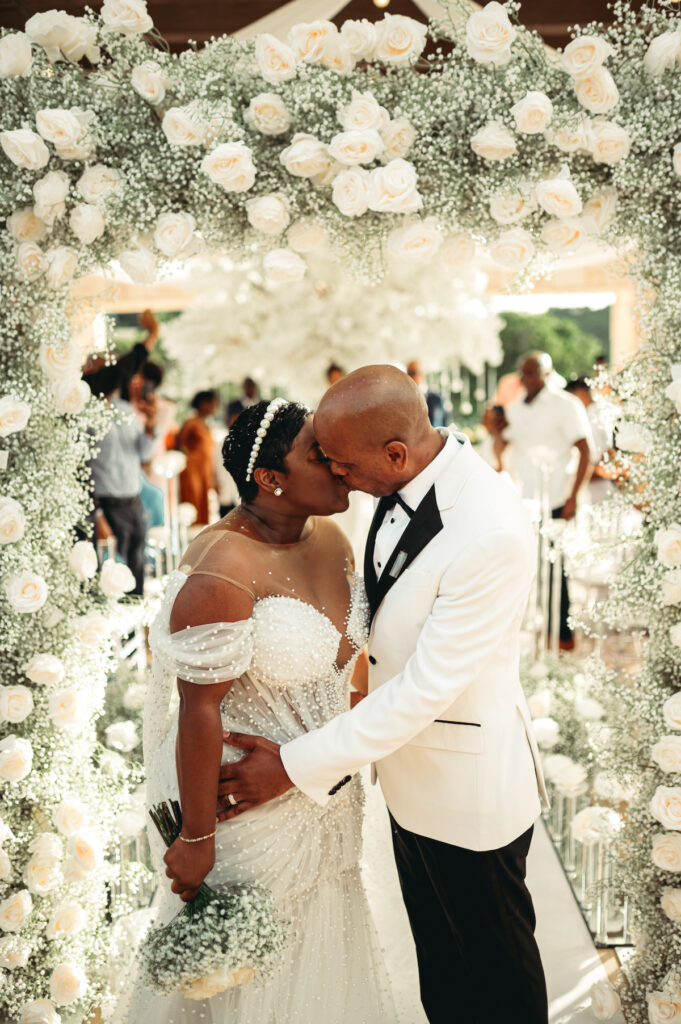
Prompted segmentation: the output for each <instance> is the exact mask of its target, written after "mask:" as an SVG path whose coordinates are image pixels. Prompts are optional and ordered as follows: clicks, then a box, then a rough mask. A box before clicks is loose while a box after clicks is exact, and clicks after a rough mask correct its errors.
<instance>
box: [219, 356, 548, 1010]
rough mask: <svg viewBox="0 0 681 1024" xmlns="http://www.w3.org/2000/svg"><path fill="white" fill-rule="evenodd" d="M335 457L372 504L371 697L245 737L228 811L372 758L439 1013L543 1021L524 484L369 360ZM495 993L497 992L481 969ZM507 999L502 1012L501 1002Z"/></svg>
mask: <svg viewBox="0 0 681 1024" xmlns="http://www.w3.org/2000/svg"><path fill="white" fill-rule="evenodd" d="M315 432H316V435H317V439H318V442H319V444H320V447H321V449H322V451H323V452H324V453H325V454H326V456H327V458H328V459H329V462H330V468H331V470H332V472H334V473H335V474H336V475H338V476H342V477H343V478H344V479H345V481H346V483H347V484H348V485H349V486H350V487H351V488H356V489H359V490H363V491H367V492H368V493H371V494H373V495H374V496H375V497H379V498H380V501H379V502H378V506H377V509H376V513H375V515H374V519H373V522H372V526H371V530H370V532H369V537H368V539H367V551H366V557H365V563H364V574H365V582H366V590H367V597H368V601H369V607H370V617H371V631H370V635H369V687H368V688H369V694H368V696H367V697H365V698H364V700H362V701H360V702H359V703H358V704H357V705H356V706H355V707H354V708H353V710H351V711H348V712H346V713H345V714H341V715H338V716H337V717H335V718H333V719H331V720H330V721H328V722H327V723H326V724H324V725H323V726H321V727H320V728H318V729H313V730H311V731H309V732H305V733H303V734H302V735H299V736H297V737H296V738H295V739H292V740H290V741H289V742H288V743H285V744H284V745H283V746H281V747H280V746H279V745H278V744H276V743H273V742H272V741H270V740H268V739H265V738H262V737H255V736H247V735H244V734H236V733H228V734H226V735H225V741H226V742H228V743H230V744H232V745H234V746H237V747H241V748H242V749H245V750H247V751H248V752H249V753H248V754H247V756H246V757H244V758H243V759H242V760H240V761H238V762H236V763H235V764H230V765H225V766H223V768H222V770H221V783H220V786H219V790H218V793H219V816H220V818H221V820H224V819H225V818H231V817H234V816H235V815H237V814H241V813H243V812H244V811H249V810H251V809H252V808H253V807H256V806H257V805H258V804H261V803H264V802H266V801H267V800H270V799H273V798H275V797H277V796H279V795H280V794H281V793H284V792H286V790H288V789H290V788H291V787H292V786H293V785H295V786H297V788H298V789H299V790H301V791H302V792H303V793H305V794H306V795H307V796H309V797H310V798H311V799H312V800H314V801H315V802H317V803H318V804H321V805H325V804H327V803H328V802H329V800H333V799H334V796H335V794H336V793H337V792H338V791H339V790H340V789H341V788H342V787H343V786H345V785H346V784H347V783H348V782H349V781H350V779H351V776H352V775H353V774H354V773H355V772H357V771H358V770H359V769H360V768H361V767H362V766H364V765H366V764H369V763H372V764H374V765H375V770H376V773H377V775H378V779H379V781H380V783H381V788H382V790H383V793H384V795H385V798H386V802H387V804H388V808H389V810H390V814H391V819H392V831H393V845H394V850H395V859H396V863H397V867H398V873H399V876H400V884H401V887H402V893H403V896H404V901H405V906H406V908H407V912H408V914H409V920H410V924H411V928H412V932H413V935H414V941H415V944H416V951H417V957H418V964H419V976H420V985H421V1000H422V1002H423V1006H424V1009H425V1011H426V1014H427V1017H428V1020H429V1021H430V1022H431V1024H451V1021H453V1020H460V1021H462V1022H464V1021H465V1024H496V1022H497V1021H499V1020H500V1019H503V1020H504V1021H508V1022H509V1024H510V1022H513V1024H516V1022H517V1024H546V1022H547V1020H548V1008H547V998H546V986H545V982H544V974H543V970H542V965H541V958H540V956H539V950H538V948H537V944H536V941H535V938H534V911H533V907H532V899H531V896H530V894H529V892H528V890H527V887H526V885H525V866H526V858H527V853H528V850H529V846H530V841H531V837H532V831H533V827H534V821H535V820H536V818H537V815H538V814H539V810H540V803H539V800H540V796H543V797H544V798H545V789H544V784H543V779H542V773H541V765H540V759H539V754H538V751H537V746H536V742H535V740H534V737H533V733H532V727H531V722H530V716H529V712H528V709H527V702H526V701H525V697H524V695H523V692H522V688H521V686H520V678H519V671H518V664H519V657H520V627H521V624H522V619H523V614H524V611H525V607H526V604H527V598H528V595H529V592H530V587H531V583H532V578H533V575H534V562H535V546H536V545H535V538H534V532H533V530H532V526H531V524H530V522H529V518H528V516H527V513H526V512H525V509H524V508H523V505H522V502H521V500H520V498H519V496H518V494H517V492H516V491H515V489H514V488H513V487H512V486H511V485H510V484H509V483H507V482H506V481H505V480H503V479H502V478H501V477H500V476H499V475H498V474H497V473H495V472H494V471H493V469H492V468H491V467H490V466H488V465H487V464H486V463H485V462H484V461H483V460H482V459H481V458H480V457H479V456H478V455H476V453H475V452H474V451H473V449H472V447H471V445H470V443H469V441H468V440H467V438H465V437H464V435H462V434H458V433H456V432H455V431H454V430H451V429H450V430H446V429H444V428H441V429H439V430H436V429H434V428H433V427H432V426H431V425H430V423H429V421H428V411H427V406H426V402H425V398H424V396H423V395H422V394H421V392H420V391H419V389H418V387H417V386H416V384H414V383H413V382H412V381H410V380H409V378H408V377H407V375H406V374H403V373H401V372H400V371H399V370H396V369H395V368H394V367H390V366H369V367H364V368H363V369H361V370H357V371H355V372H354V373H352V374H350V375H348V377H346V378H344V380H342V381H340V382H339V383H338V384H336V385H334V387H333V388H331V389H330V390H329V391H328V392H327V393H326V395H325V397H324V398H323V399H322V402H321V404H320V406H319V409H318V410H317V412H316V414H315ZM490 978H493V979H494V985H495V987H496V989H497V990H498V992H499V999H500V1000H501V1003H500V1002H499V999H497V998H490V997H489V996H488V995H487V994H486V993H487V989H488V987H489V979H490ZM500 1005H501V1011H500V1009H499V1007H500Z"/></svg>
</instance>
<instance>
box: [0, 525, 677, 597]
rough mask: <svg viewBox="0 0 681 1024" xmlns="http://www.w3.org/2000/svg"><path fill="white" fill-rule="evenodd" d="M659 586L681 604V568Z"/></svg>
mask: <svg viewBox="0 0 681 1024" xmlns="http://www.w3.org/2000/svg"><path fill="white" fill-rule="evenodd" d="M0 529H1V528H0ZM660 586H661V588H662V604H663V605H672V604H681V569H672V570H671V571H670V572H666V573H665V574H664V576H663V577H662V580H661V582H660Z"/></svg>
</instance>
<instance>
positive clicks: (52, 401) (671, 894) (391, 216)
mask: <svg viewBox="0 0 681 1024" xmlns="http://www.w3.org/2000/svg"><path fill="white" fill-rule="evenodd" d="M517 11H518V5H517V4H515V3H508V4H506V5H505V6H502V5H500V4H499V3H496V2H492V3H490V4H488V5H487V6H486V7H485V8H484V9H483V10H482V11H479V12H476V13H474V14H473V15H471V16H470V17H469V18H468V19H467V20H465V19H464V20H463V21H462V22H461V23H459V22H458V21H456V22H455V21H452V20H450V19H449V17H448V16H447V14H446V12H445V11H444V9H443V17H442V19H441V21H440V22H438V23H437V24H432V25H430V26H426V25H422V24H419V23H417V22H415V21H413V20H411V19H409V18H405V17H401V16H391V15H386V16H385V17H384V18H383V20H382V21H380V22H378V23H377V24H372V23H369V22H367V21H355V22H352V21H350V22H346V23H345V24H344V25H343V26H342V27H341V28H340V29H337V28H336V27H335V26H334V25H333V24H331V23H328V22H314V23H312V24H308V25H298V26H296V27H295V28H294V29H293V30H292V31H291V33H290V36H289V38H288V41H287V42H282V41H280V40H278V39H276V38H274V37H272V36H268V35H262V36H259V37H257V38H256V39H255V40H253V41H249V42H240V41H236V40H234V39H230V38H221V39H216V40H214V41H212V42H211V43H209V44H208V45H207V46H205V47H203V48H202V49H200V50H198V49H190V50H187V51H186V52H184V53H182V54H180V55H170V54H169V53H168V52H167V51H166V50H165V49H164V48H163V46H162V45H161V40H160V39H159V37H158V34H157V33H156V32H155V30H154V29H153V25H152V21H151V18H150V17H149V15H148V13H147V10H146V5H145V3H144V0H105V2H104V4H103V6H102V8H101V11H100V12H99V13H98V14H97V15H95V14H88V15H86V16H85V17H83V18H76V17H73V16H70V15H68V14H66V13H64V12H63V11H61V12H60V11H49V12H46V13H41V14H37V15H35V16H34V17H32V18H31V19H30V20H29V21H28V22H27V24H26V27H25V32H23V33H16V32H14V33H4V34H3V35H2V37H1V38H0V150H1V151H0V219H1V220H2V221H3V222H4V227H3V228H2V229H1V230H0V302H1V306H2V310H3V318H2V323H1V324H0V370H1V380H2V384H1V385H0V447H1V456H2V460H1V462H0V467H1V468H0V541H1V542H2V545H1V548H0V554H1V558H2V586H1V588H0V611H1V613H2V619H3V630H2V635H1V637H0V656H1V657H2V664H3V667H4V674H3V689H2V690H1V691H0V718H1V719H2V724H1V726H0V737H1V738H0V784H1V786H2V798H3V808H4V810H3V821H2V824H1V825H0V837H1V840H2V844H1V852H0V932H1V934H0V971H1V972H2V976H1V979H0V982H1V983H2V987H1V988H0V1012H2V1013H3V1014H4V1015H6V1016H8V1017H10V1018H11V1019H18V1020H21V1021H22V1022H23V1024H31V1022H35V1021H48V1022H50V1024H57V1022H58V1021H59V1019H60V1013H61V1012H65V1013H68V1014H69V1016H73V1017H74V1018H77V1017H78V1016H79V1015H80V1016H81V1017H82V1016H83V1015H85V1014H86V1013H87V1012H88V1011H89V1009H90V1008H91V1007H92V1006H94V1005H101V1006H103V1007H104V1009H105V1010H106V1007H107V1005H108V1004H107V999H108V990H107V979H106V970H105V966H106V957H107V944H108V941H109V924H108V922H107V910H106V898H105V885H106V881H107V877H108V876H109V873H110V872H111V871H112V870H113V868H112V866H111V864H110V862H109V861H108V860H107V857H106V851H107V850H108V849H111V847H112V846H113V845H115V843H116V841H117V835H118V833H117V827H116V817H117V814H118V813H119V810H120V809H121V808H122V807H123V804H124V803H125V800H126V796H125V791H126V786H127V783H126V781H125V771H123V770H122V767H121V764H120V763H119V762H118V761H116V760H115V759H112V758H111V757H110V756H108V755H106V752H105V751H103V749H102V748H101V747H100V746H98V744H97V741H96V734H95V720H96V718H97V716H98V714H99V712H100V711H101V708H102V705H103V693H104V686H105V679H106V671H107V665H108V641H107V630H108V617H109V615H110V611H111V602H113V601H114V600H115V597H111V596H107V593H106V591H107V589H108V590H109V591H110V593H112V594H114V595H118V596H120V594H121V593H122V592H123V590H124V589H125V587H124V586H123V585H122V583H121V580H117V581H111V580H110V581H108V582H107V581H106V580H105V577H104V575H102V576H101V578H99V577H98V575H97V573H96V569H95V567H94V562H93V560H92V557H93V552H92V551H91V550H90V549H89V548H82V547H81V548H77V549H75V553H74V543H75V542H76V535H75V533H74V529H75V527H76V526H77V525H81V526H83V525H84V524H85V523H86V522H87V513H88V509H89V503H90V499H89V495H88V489H87V473H86V469H85V463H86V460H87V458H88V455H89V454H90V453H91V451H92V447H93V445H94V444H96V438H97V436H101V434H102V432H103V431H104V430H105V429H106V424H107V422H108V415H109V414H108V411H107V409H106V408H105V407H103V406H101V405H100V404H99V403H97V402H95V401H94V400H93V399H91V398H90V397H89V393H88V391H87V388H86V387H85V385H84V384H83V383H82V382H81V381H80V377H79V370H80V353H79V350H78V348H77V346H76V345H75V343H74V340H73V336H72V335H73V328H72V322H73V321H72V315H73V312H74V310H73V303H72V301H71V298H70V284H71V281H72V280H73V279H75V278H77V277H79V276H82V275H83V274H85V273H87V272H90V271H95V270H97V271H100V272H101V271H102V270H104V272H106V268H107V267H109V266H110V265H111V264H112V261H117V262H118V264H119V265H120V267H122V268H123V270H124V271H125V272H126V273H127V274H128V275H129V276H130V277H131V278H132V279H133V280H135V281H139V282H143V281H150V280H153V279H154V278H155V276H156V275H157V274H158V273H162V272H163V270H164V267H165V266H166V265H167V264H170V263H172V262H173V261H178V260H183V259H185V258H186V257H188V256H190V255H193V254H195V253H197V252H200V251H201V250H206V251H209V252H219V253H221V254H227V255H229V256H231V257H233V258H235V259H243V258H248V259H254V258H256V259H258V260H259V261H261V272H262V274H263V275H264V277H265V279H266V280H267V281H268V282H269V283H271V284H277V283H278V284H284V285H287V284H289V283H290V282H297V281H300V280H301V279H302V278H303V277H304V276H305V275H306V273H307V268H308V266H309V265H311V264H313V263H314V260H315V259H316V256H315V252H316V250H317V247H318V246H319V245H320V244H321V243H322V241H324V242H325V243H326V245H327V246H328V248H329V250H330V251H331V252H332V253H333V254H334V257H335V258H336V259H338V260H340V261H343V262H344V263H345V264H346V265H347V266H349V267H350V268H351V269H352V271H353V272H354V273H355V274H357V275H359V276H360V277H362V278H364V279H370V280H374V281H375V280H378V279H380V278H381V277H382V276H383V274H384V273H385V270H386V267H387V265H388V263H389V262H390V260H392V259H395V258H397V259H399V260H400V261H402V262H404V261H406V263H407V265H410V266H413V267H417V268H425V272H426V273H428V268H429V266H430V265H431V261H437V262H438V265H439V268H440V269H439V270H438V273H441V272H442V268H443V267H444V268H445V269H446V268H449V269H450V271H451V273H452V274H454V273H455V272H456V268H457V267H461V266H462V265H466V264H467V263H470V261H471V260H472V258H473V255H474V253H475V252H476V250H478V249H484V250H485V251H486V253H487V254H488V255H489V257H490V258H491V259H492V260H493V261H494V262H495V263H496V264H497V265H499V266H500V267H502V268H505V269H507V270H509V271H510V272H512V273H513V274H514V275H519V276H520V279H521V280H522V278H523V275H527V274H529V273H531V272H533V271H535V270H541V269H543V268H545V267H546V266H547V265H548V264H550V260H551V259H552V258H553V256H554V255H555V254H562V253H571V252H574V251H577V250H578V249H579V247H580V246H582V245H584V244H586V243H587V242H589V243H593V242H594V241H596V242H597V243H600V242H601V241H602V242H607V243H609V244H610V245H614V246H616V247H618V248H619V249H620V250H622V251H623V250H624V249H625V248H626V249H627V251H628V252H629V253H630V254H631V253H633V254H634V255H633V257H632V258H631V261H630V263H631V265H632V270H631V272H632V273H633V274H634V276H635V278H636V280H637V281H638V283H639V285H640V289H641V294H642V308H643V313H644V315H643V321H642V322H643V327H644V330H645V334H646V336H647V345H646V347H645V348H644V350H643V352H642V353H641V355H640V357H639V358H638V359H637V361H636V362H635V363H634V364H633V365H632V367H631V368H630V369H629V370H628V371H627V373H626V374H624V375H623V376H622V377H621V378H619V379H618V380H617V381H616V382H615V387H616V389H617V394H618V397H619V398H620V399H621V400H622V402H623V408H624V411H625V423H624V424H623V425H622V426H621V428H620V432H621V433H620V437H621V439H622V440H623V441H624V440H626V439H627V438H628V440H627V441H626V443H627V446H628V447H629V450H630V451H631V453H632V454H631V459H630V466H629V469H628V484H627V486H628V487H629V488H630V490H631V492H632V496H633V497H634V500H635V501H636V503H637V504H639V505H641V506H642V507H643V508H644V509H645V518H644V524H643V526H642V527H641V531H640V535H639V537H638V547H637V551H636V555H635V557H634V558H633V559H632V561H631V563H630V565H629V566H628V567H627V568H626V569H625V570H624V571H623V572H622V573H621V574H620V579H619V581H618V585H619V589H618V599H620V600H621V601H622V603H623V604H626V603H628V605H631V606H636V613H637V615H638V616H639V619H640V621H642V622H643V625H644V628H645V629H647V632H648V640H647V644H646V655H645V664H644V667H643V670H642V672H641V673H640V674H639V675H638V676H637V677H635V678H633V679H632V680H631V681H630V685H629V686H628V687H627V688H626V689H625V690H623V689H622V686H621V683H615V682H613V683H612V687H611V701H610V705H609V706H610V707H611V713H612V715H613V716H614V718H613V721H612V723H611V725H612V728H613V730H615V733H614V734H615V735H617V736H619V737H620V742H619V744H616V743H613V744H612V747H611V750H612V759H613V766H614V770H616V771H617V772H622V773H624V772H625V770H626V774H627V777H628V779H629V780H630V783H631V788H632V792H633V796H632V799H631V804H630V812H629V815H628V818H627V820H626V822H625V824H624V828H623V831H622V837H621V841H622V844H623V848H624V849H626V850H627V851H628V853H629V856H628V858H627V859H623V861H622V870H623V872H624V874H623V875H622V877H623V878H624V881H625V883H626V885H627V886H628V888H629V893H630V897H631V900H632V903H633V913H634V926H635V928H636V931H637V933H638V935H639V936H640V939H641V941H640V943H639V947H638V949H637V952H636V955H635V956H634V957H633V958H632V960H631V961H630V962H629V964H628V965H627V977H628V981H629V986H628V988H627V989H626V990H625V991H624V992H623V994H622V998H623V999H624V1000H625V1001H626V1003H627V1005H628V1013H629V1016H628V1019H629V1020H630V1021H632V1022H635V1024H638V1022H642V1021H645V1020H650V1021H652V1022H653V1024H657V1022H658V1021H663V1020H665V1021H667V1020H674V1019H679V1018H680V1017H681V973H680V972H681V931H680V920H681V913H680V912H679V905H680V903H681V900H680V894H681V883H680V881H679V880H680V878H681V761H680V760H679V749H678V748H679V746H680V745H681V712H680V711H679V703H680V702H681V635H680V633H681V611H680V608H681V588H680V587H679V580H678V574H679V571H681V494H680V491H679V478H680V477H679V471H678V467H679V463H680V459H681V434H680V433H679V422H681V421H680V420H679V415H680V411H681V398H680V396H679V388H680V385H679V380H678V374H677V372H676V370H677V369H678V364H680V363H681V353H680V350H679V340H678V339H679V336H680V327H681V324H680V323H679V313H678V296H679V294H681V184H680V180H679V178H680V176H681V129H680V128H679V125H680V124H681V18H680V16H679V12H678V6H677V5H675V4H674V3H673V2H672V0H658V2H657V3H651V4H647V5H645V6H644V7H643V8H642V9H641V10H640V11H634V10H633V9H631V8H630V7H629V6H628V5H627V4H625V3H616V4H615V5H614V8H613V16H614V23H613V25H612V27H609V28H607V29H606V28H604V27H603V26H601V25H592V26H590V27H588V28H584V29H582V30H581V31H580V32H579V33H575V37H574V39H573V41H572V42H571V43H570V44H569V45H568V46H567V47H566V49H565V50H564V52H563V53H561V54H555V53H551V52H548V51H547V50H546V48H545V47H544V44H543V43H542V41H541V39H540V38H539V37H538V36H536V35H533V34H532V33H530V32H528V31H527V30H525V29H524V28H522V26H520V25H519V24H517ZM429 35H430V36H432V37H433V38H434V39H435V40H436V41H437V40H440V41H442V45H441V46H436V47H435V48H434V49H433V50H432V52H430V53H429V54H428V55H427V56H424V51H425V48H426V42H427V39H428V36H429ZM432 265H434V264H432ZM371 340H372V339H371V338H368V337H367V338H366V341H367V346H369V344H370V342H371ZM197 344H200V339H197ZM367 350H368V351H369V350H370V349H369V348H367ZM114 583H115V585H114ZM603 703H604V706H605V703H606V702H605V700H604V701H603ZM123 768H124V766H123ZM623 884H624V883H623ZM612 1002H613V1001H612V1000H610V1003H608V999H607V998H605V997H603V1000H602V1004H599V1005H605V1006H606V1008H607V1006H609V1005H610V1004H611V1003H612ZM62 1008H66V1009H65V1010H63V1009H62Z"/></svg>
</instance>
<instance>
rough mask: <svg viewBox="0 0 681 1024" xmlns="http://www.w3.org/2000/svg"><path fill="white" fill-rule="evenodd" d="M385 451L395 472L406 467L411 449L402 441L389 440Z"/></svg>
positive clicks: (384, 447)
mask: <svg viewBox="0 0 681 1024" xmlns="http://www.w3.org/2000/svg"><path fill="white" fill-rule="evenodd" d="M383 451H384V453H385V456H386V458H387V459H388V462H389V463H390V466H391V468H392V470H393V472H395V473H401V472H402V470H404V469H405V468H406V465H407V459H408V457H409V451H408V449H407V446H406V444H404V443H403V442H402V441H388V442H387V444H385V445H384V446H383Z"/></svg>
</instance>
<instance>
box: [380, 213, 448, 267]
mask: <svg viewBox="0 0 681 1024" xmlns="http://www.w3.org/2000/svg"><path fill="white" fill-rule="evenodd" d="M441 245H442V235H441V233H440V232H439V231H438V226H437V221H436V220H435V218H434V217H427V218H426V219H425V220H420V221H415V222H414V223H413V224H407V225H405V226H404V227H401V228H396V229H395V230H394V231H391V232H390V234H389V235H388V251H389V253H390V254H391V255H392V256H394V257H395V258H396V259H398V260H408V261H410V262H413V263H427V262H428V261H429V260H431V259H432V258H433V256H434V255H435V253H436V252H437V251H438V249H439V248H440V246H441Z"/></svg>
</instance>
